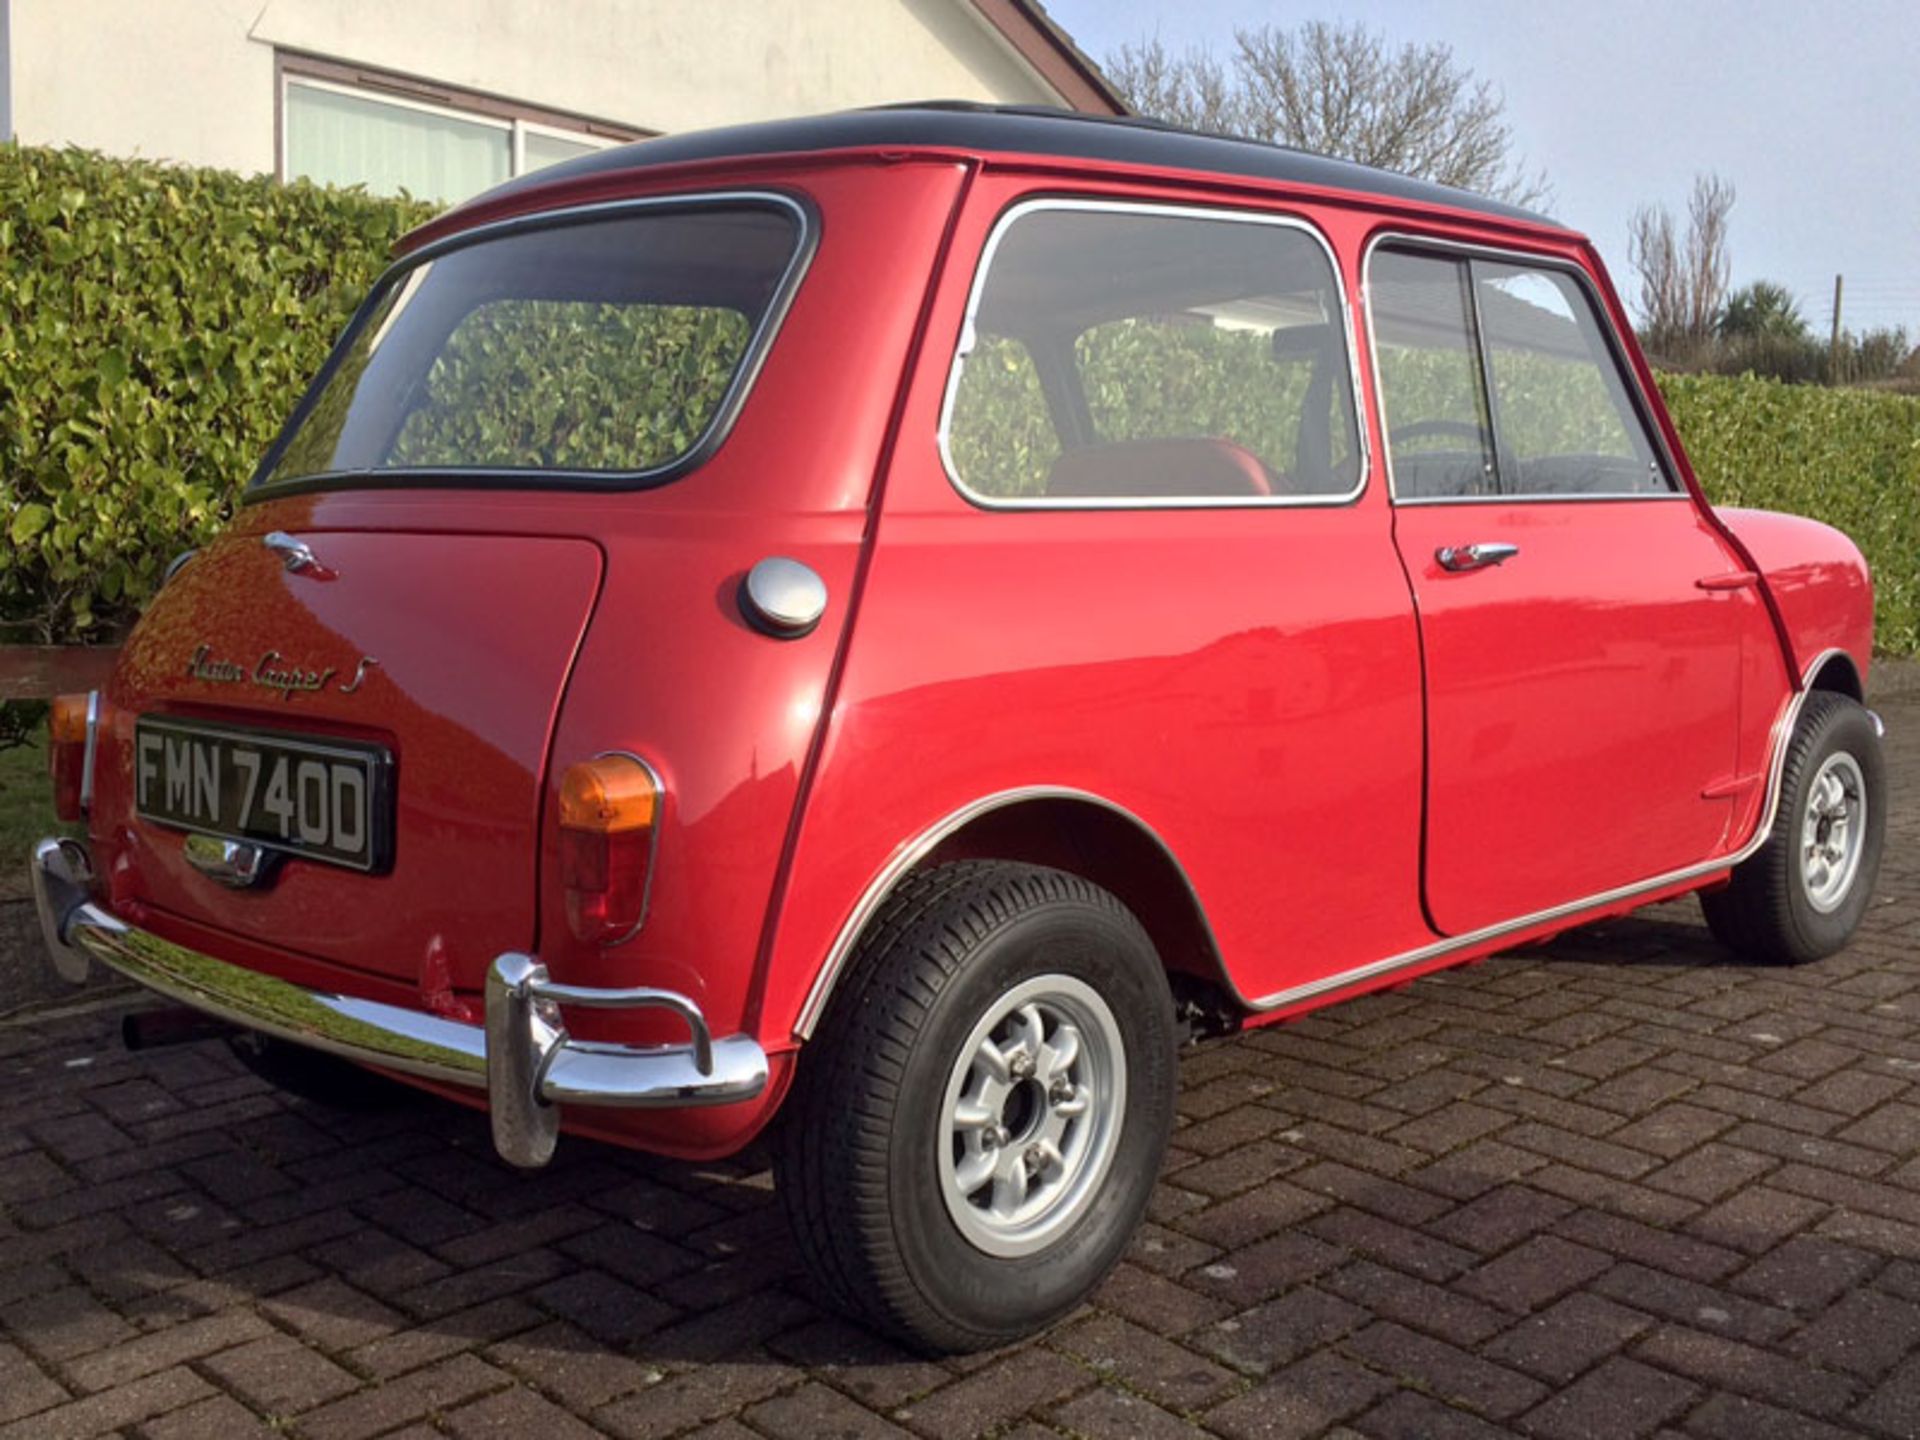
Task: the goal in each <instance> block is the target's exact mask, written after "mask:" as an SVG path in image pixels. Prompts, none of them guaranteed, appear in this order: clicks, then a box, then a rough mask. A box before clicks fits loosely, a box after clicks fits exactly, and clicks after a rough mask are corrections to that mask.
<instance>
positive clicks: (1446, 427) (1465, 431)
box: [1387, 420, 1486, 445]
mask: <svg viewBox="0 0 1920 1440" xmlns="http://www.w3.org/2000/svg"><path fill="white" fill-rule="evenodd" d="M1440 435H1446V436H1450V437H1451V438H1453V439H1456V440H1471V441H1473V443H1474V444H1475V445H1484V444H1485V443H1486V432H1485V431H1484V430H1482V429H1481V428H1480V427H1479V426H1478V425H1476V424H1474V423H1473V422H1472V421H1469V420H1414V421H1411V422H1410V423H1408V424H1405V425H1401V426H1397V427H1396V428H1394V429H1391V430H1389V431H1388V432H1387V443H1388V444H1389V445H1399V444H1401V443H1402V442H1404V441H1408V440H1425V439H1427V438H1429V437H1430V436H1440Z"/></svg>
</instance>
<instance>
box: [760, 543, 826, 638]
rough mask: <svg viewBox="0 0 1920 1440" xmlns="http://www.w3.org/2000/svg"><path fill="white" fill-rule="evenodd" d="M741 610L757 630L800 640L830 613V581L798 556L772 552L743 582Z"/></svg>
mask: <svg viewBox="0 0 1920 1440" xmlns="http://www.w3.org/2000/svg"><path fill="white" fill-rule="evenodd" d="M740 611H741V613H742V614H743V615H745V616H746V617H747V621H748V623H749V624H751V625H752V626H753V627H754V628H755V629H756V630H761V631H764V632H765V633H766V634H768V635H774V636H778V637H779V638H780V639H782V640H797V639H799V638H800V637H801V636H802V635H806V634H809V633H811V632H812V630H813V628H814V626H816V625H818V624H819V623H820V617H821V616H822V615H824V614H826V613H827V582H826V581H824V580H822V579H821V578H820V577H819V575H817V574H816V573H815V572H814V571H813V569H812V568H811V567H810V566H806V565H802V564H801V563H800V562H799V561H798V560H789V559H788V558H787V557H786V556H784V555H769V556H768V557H767V558H766V559H764V560H762V561H761V562H760V563H759V564H757V565H755V566H754V567H753V568H752V569H751V570H749V571H747V578H746V579H745V580H744V581H742V582H741V585H740Z"/></svg>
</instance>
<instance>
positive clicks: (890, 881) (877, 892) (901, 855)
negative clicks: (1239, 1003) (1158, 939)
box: [793, 785, 1226, 1040]
mask: <svg viewBox="0 0 1920 1440" xmlns="http://www.w3.org/2000/svg"><path fill="white" fill-rule="evenodd" d="M1028 800H1074V801H1080V802H1082V803H1084V804H1088V805H1097V806H1099V807H1100V808H1101V809H1102V810H1106V811H1109V812H1111V813H1112V814H1115V815H1118V816H1119V817H1120V818H1121V819H1123V820H1126V821H1128V822H1130V823H1131V824H1132V825H1133V826H1134V827H1135V828H1136V829H1138V830H1139V831H1140V833H1141V834H1143V835H1145V836H1146V837H1147V838H1148V839H1150V840H1152V841H1153V843H1154V844H1155V845H1157V846H1159V847H1160V851H1161V853H1162V854H1164V855H1165V856H1166V857H1167V860H1168V862H1169V863H1170V864H1171V865H1172V866H1173V868H1174V871H1175V873H1176V874H1178V875H1179V876H1180V881H1181V883H1182V884H1183V885H1185V886H1186V887H1187V895H1188V896H1189V897H1190V898H1191V899H1192V901H1193V908H1194V912H1195V913H1196V914H1198V915H1199V917H1200V925H1201V928H1202V929H1203V930H1204V931H1205V932H1206V937H1207V945H1208V946H1209V948H1211V949H1212V951H1213V954H1214V958H1215V959H1216V960H1218V959H1219V958H1220V943H1219V941H1218V940H1216V939H1215V938H1214V934H1213V927H1212V925H1211V924H1209V923H1208V921H1207V912H1206V908H1205V907H1204V906H1203V905H1201V903H1200V896H1199V894H1198V893H1197V892H1196V891H1195V890H1194V888H1193V881H1192V880H1191V879H1190V878H1189V877H1188V875H1187V871H1186V867H1185V866H1183V865H1182V864H1181V863H1180V860H1179V857H1178V856H1176V855H1175V854H1174V853H1173V849H1172V847H1171V846H1169V845H1168V844H1167V842H1166V841H1165V840H1162V839H1161V838H1160V836H1159V833H1158V832H1157V831H1155V830H1154V828H1153V827H1152V826H1151V825H1149V824H1147V822H1146V821H1144V820H1142V819H1141V818H1140V817H1139V816H1138V815H1136V814H1134V813H1133V812H1132V811H1131V810H1129V809H1127V808H1126V806H1124V805H1118V804H1115V803H1114V802H1113V801H1111V800H1109V799H1107V798H1106V797H1105V796H1102V795H1095V794H1094V793H1093V792H1092V791H1090V790H1076V789H1073V788H1072V787H1071V786H1065V785H1022V786H1018V787H1016V788H1014V789H1011V790H1000V791H996V792H995V793H994V794H992V795H983V796H981V797H980V798H979V799H978V800H975V801H973V802H972V803H971V804H967V805H963V806H961V807H960V808H959V809H958V810H955V811H954V812H953V813H952V814H950V815H947V816H945V817H944V818H942V819H940V820H938V821H936V822H935V823H934V824H932V825H930V826H929V827H928V828H927V829H925V830H923V831H921V832H920V834H919V835H917V836H915V837H914V838H913V839H912V840H911V841H909V842H908V843H907V844H905V845H903V846H902V847H901V848H900V849H898V850H896V851H895V852H894V855H893V858H892V859H891V860H889V861H888V862H887V863H886V865H885V867H884V868H882V869H881V871H880V873H879V874H878V875H876V876H874V877H873V879H872V880H871V881H870V882H869V883H868V885H867V888H866V889H865V890H864V891H863V892H862V893H861V896H860V900H859V903H858V904H856V905H855V906H854V907H853V910H852V912H851V913H850V914H849V915H848V916H847V918H846V921H845V922H844V923H843V924H842V925H841V926H840V933H839V934H837V935H836V936H834V940H833V948H832V949H830V950H829V951H827V960H826V963H825V964H824V965H822V966H821V967H820V973H819V974H818V975H816V976H815V977H814V980H813V988H812V989H811V990H809V991H808V992H807V1000H806V1003H805V1004H804V1005H802V1006H801V1007H800V1015H799V1018H798V1019H796V1020H795V1021H794V1024H793V1033H794V1035H795V1036H797V1037H798V1038H799V1039H801V1040H808V1039H811V1038H812V1036H813V1031H814V1027H815V1026H816V1025H818V1024H819V1023H820V1016H821V1015H822V1014H823V1013H825V1011H826V1008H827V1001H828V1000H829V999H830V998H831V997H832V994H833V987H834V985H835V984H836V983H837V982H838V981H839V979H840V972H841V970H843V969H844V968H845V967H846V963H847V961H848V959H849V958H850V957H851V956H852V954H853V947H854V946H855V945H856V944H858V943H859V940H860V936H861V933H862V932H863V931H865V930H866V928H867V922H868V921H870V920H872V919H873V917H874V915H875V913H876V912H877V911H878V910H879V909H880V907H881V905H882V904H884V903H885V902H886V898H887V896H888V895H890V894H892V893H893V887H894V886H895V885H897V884H899V883H900V881H901V880H902V879H903V878H904V877H905V876H906V875H907V873H908V872H909V871H911V870H913V869H915V868H916V867H917V866H918V865H919V864H920V862H921V861H923V860H925V859H926V858H927V856H929V855H931V854H932V853H933V851H934V850H935V849H936V848H937V847H938V846H939V844H940V842H941V841H943V840H945V839H947V838H948V837H949V836H951V835H955V834H957V833H959V832H960V831H961V830H963V829H965V828H966V826H968V825H969V824H971V823H972V822H973V821H975V820H977V819H979V818H980V817H981V816H982V815H986V814H988V813H990V812H992V811H994V810H1002V809H1005V808H1006V807H1007V806H1009V805H1018V804H1020V803H1022V802H1023V801H1028ZM1220 968H1221V970H1222V971H1223V972H1224V971H1225V969H1226V966H1225V965H1224V964H1222V965H1221V967H1220Z"/></svg>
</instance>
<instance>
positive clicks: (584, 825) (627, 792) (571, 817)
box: [560, 755, 660, 835]
mask: <svg viewBox="0 0 1920 1440" xmlns="http://www.w3.org/2000/svg"><path fill="white" fill-rule="evenodd" d="M659 803H660V792H659V788H658V787H657V786H656V785H655V783H654V779H653V775H652V773H651V772H650V771H648V769H647V767H646V766H644V765H642V764H641V763H640V762H639V761H638V760H634V759H631V758H629V757H628V756H625V755H602V756H601V757H600V758H599V759H597V760H588V761H586V762H585V763H584V764H580V765H575V766H572V767H571V768H569V769H568V771H567V773H566V774H565V775H563V776H562V777H561V779H560V826H561V828H562V829H564V830H590V831H595V832H597V833H599V834H603V835H612V834H617V833H619V832H621V831H625V830H646V829H650V828H652V826H653V815H654V809H655V807H656V806H657V805H658V804H659Z"/></svg>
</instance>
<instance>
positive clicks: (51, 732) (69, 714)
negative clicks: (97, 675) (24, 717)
mask: <svg viewBox="0 0 1920 1440" xmlns="http://www.w3.org/2000/svg"><path fill="white" fill-rule="evenodd" d="M90 699H91V697H90V696H87V695H61V696H58V697H57V698H56V699H55V700H54V702H53V707H52V708H51V709H50V710H49V711H48V712H47V730H48V736H47V738H48V740H49V742H50V743H49V744H48V746H47V775H48V778H49V779H51V780H52V781H53V813H54V814H55V815H57V816H59V817H60V818H61V819H62V820H68V821H72V820H78V819H80V818H81V808H80V789H81V785H82V784H83V783H84V780H85V777H86V768H87V710H88V705H89V701H90Z"/></svg>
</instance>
